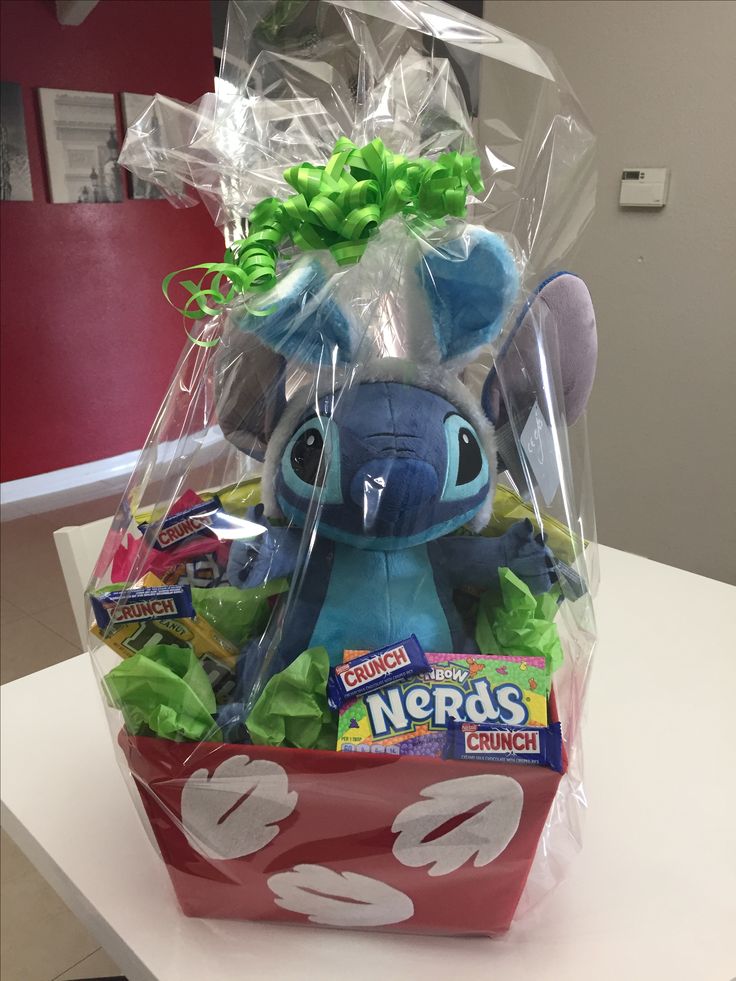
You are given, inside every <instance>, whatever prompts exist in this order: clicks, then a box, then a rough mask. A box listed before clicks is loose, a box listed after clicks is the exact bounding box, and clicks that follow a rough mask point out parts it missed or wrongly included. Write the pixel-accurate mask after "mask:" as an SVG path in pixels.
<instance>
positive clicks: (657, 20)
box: [485, 0, 736, 616]
mask: <svg viewBox="0 0 736 981" xmlns="http://www.w3.org/2000/svg"><path fill="white" fill-rule="evenodd" d="M485 17H486V20H488V21H490V22H492V23H494V24H496V25H497V26H499V27H502V28H506V29H507V30H510V31H512V32H513V33H515V34H519V35H521V36H523V37H526V38H528V39H529V40H532V41H536V42H537V43H539V44H541V45H543V46H544V47H546V48H548V49H549V50H550V51H551V52H552V53H553V55H554V56H555V58H556V60H557V61H558V63H559V64H560V66H561V67H562V70H563V72H564V73H565V75H566V76H567V78H568V80H569V82H570V84H571V86H572V88H573V90H574V91H575V93H576V95H577V97H578V99H579V100H580V102H581V103H582V105H583V108H584V109H585V112H586V114H587V116H588V118H589V120H590V122H591V124H592V126H593V129H594V131H595V132H596V134H597V136H598V173H599V184H598V204H597V209H596V214H595V216H594V218H593V220H592V222H591V224H590V225H589V226H588V228H587V230H586V231H585V233H584V235H583V237H582V240H581V243H580V245H579V246H578V247H577V248H576V250H575V252H574V253H573V256H572V259H571V261H570V262H568V264H567V265H568V268H570V269H572V270H573V271H575V272H578V273H579V274H580V275H582V276H583V277H584V278H585V280H586V281H587V282H588V285H589V287H590V290H591V293H592V295H593V299H594V302H595V305H596V309H597V314H598V328H599V336H600V356H599V370H598V377H597V381H596V387H595V389H594V394H593V398H592V400H591V405H590V411H589V425H590V436H591V445H592V457H593V472H594V482H595V491H596V512H597V518H598V531H599V538H600V541H602V542H603V543H605V544H608V545H613V546H615V547H617V548H622V549H626V550H628V551H631V552H636V553H638V554H640V555H647V556H649V557H650V558H653V559H657V560H658V561H661V562H666V563H669V564H671V565H675V566H680V567H681V568H685V569H690V570H692V571H693V572H698V573H701V574H703V575H706V576H712V577H714V578H717V579H724V580H727V581H731V582H736V424H735V423H734V420H735V419H736V409H735V408H734V403H735V401H736V295H735V293H736V291H735V289H734V287H735V286H736V268H735V267H736V54H735V53H734V52H735V50H736V3H733V2H731V0H727V2H720V0H715V2H710V0H701V2H695V0H693V2H656V0H655V2H650V0H638V2H635V0H630V2H625V0H624V2H621V0H577V2H576V0H536V2H535V0H510V2H506V0H499V2H496V0H486V3H485ZM642 165H643V166H646V165H648V166H668V167H670V168H671V169H672V178H671V186H670V198H669V202H668V204H667V206H666V207H665V208H664V209H663V210H661V211H652V212H650V211H646V212H639V211H630V210H629V211H624V210H621V209H619V207H618V204H617V201H618V191H619V181H620V175H621V171H622V169H624V168H625V167H636V166H642ZM661 612H662V614H663V615H666V616H672V615H677V613H678V611H674V610H666V611H661ZM686 612H687V611H682V613H683V614H685V615H686Z"/></svg>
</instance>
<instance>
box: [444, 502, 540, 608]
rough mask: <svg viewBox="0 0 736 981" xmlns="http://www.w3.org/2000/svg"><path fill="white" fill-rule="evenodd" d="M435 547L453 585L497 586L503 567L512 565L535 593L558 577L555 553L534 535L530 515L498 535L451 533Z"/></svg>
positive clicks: (510, 567) (515, 571) (512, 569)
mask: <svg viewBox="0 0 736 981" xmlns="http://www.w3.org/2000/svg"><path fill="white" fill-rule="evenodd" d="M432 551H433V554H432V561H433V564H435V565H438V566H440V567H441V568H442V569H443V570H444V571H445V573H446V575H447V577H448V580H449V582H450V583H451V585H452V586H453V587H454V586H481V587H483V586H484V587H486V588H491V587H493V586H496V585H497V584H498V570H499V569H500V568H502V567H506V568H509V569H511V571H512V572H513V573H515V574H516V575H517V576H518V577H519V579H522V580H523V581H524V582H525V583H526V584H527V586H529V588H530V589H531V591H532V592H533V593H535V594H539V593H546V592H547V590H548V589H549V588H550V587H551V586H552V583H553V581H554V579H555V574H554V572H553V570H552V564H553V563H552V556H551V553H550V551H549V549H548V548H546V547H545V546H544V545H543V544H542V543H541V542H540V541H539V540H538V538H535V537H534V526H533V525H532V523H531V521H529V520H528V519H525V520H524V521H517V522H516V524H514V525H512V526H511V527H510V528H509V530H508V531H507V532H506V533H505V534H503V535H501V536H499V537H498V538H484V537H481V536H477V535H473V536H470V535H449V536H448V537H446V538H441V539H439V541H438V542H437V543H436V547H435V548H434V549H433V550H432Z"/></svg>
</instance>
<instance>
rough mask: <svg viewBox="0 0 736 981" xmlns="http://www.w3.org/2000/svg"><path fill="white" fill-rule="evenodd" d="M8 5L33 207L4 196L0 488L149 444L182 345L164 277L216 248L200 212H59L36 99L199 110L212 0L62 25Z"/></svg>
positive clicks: (35, 3) (46, 6)
mask: <svg viewBox="0 0 736 981" xmlns="http://www.w3.org/2000/svg"><path fill="white" fill-rule="evenodd" d="M1 10H2V41H1V44H2V73H3V79H5V80H7V81H13V82H19V83H20V84H21V85H22V87H23V98H24V106H25V117H26V131H27V135H28V143H29V153H30V161H31V176H32V181H33V193H34V198H35V200H34V201H32V202H23V201H4V202H0V219H1V225H2V286H3V301H2V347H3V357H2V400H3V412H2V480H14V479H16V478H19V477H27V476H30V475H32V474H37V473H44V472H46V471H49V470H56V469H58V468H60V467H68V466H72V465H74V464H78V463H86V462H88V461H90V460H96V459H100V458H102V457H107V456H113V455H115V454H117V453H123V452H126V451H128V450H132V449H136V448H138V447H140V446H141V445H142V443H143V440H144V439H145V436H146V433H147V432H148V429H149V427H150V425H151V423H152V421H153V418H154V415H155V413H156V410H157V409H158V406H159V404H160V402H161V398H162V396H163V394H164V392H165V390H166V387H167V385H168V383H169V380H170V376H171V372H172V370H173V368H174V365H175V363H176V360H177V358H178V356H179V354H180V352H181V349H182V346H183V343H184V340H185V334H184V331H183V329H182V320H181V317H180V316H179V315H178V314H177V313H176V312H175V311H174V310H173V309H172V308H170V307H169V306H168V304H167V303H166V302H165V300H164V298H163V296H162V294H161V285H160V284H161V280H162V278H163V277H164V275H165V274H166V273H168V272H171V271H173V270H174V269H179V268H181V267H182V266H186V265H189V264H191V263H194V262H199V261H201V260H205V259H216V258H219V257H220V256H221V254H222V251H223V244H222V238H221V237H220V235H219V233H218V232H217V231H216V230H215V229H214V228H213V226H212V222H211V220H210V218H209V215H208V213H207V211H206V210H205V208H204V206H203V205H199V206H198V207H196V208H188V209H185V210H177V209H175V208H173V207H172V206H171V205H169V204H168V203H167V202H166V201H133V200H132V199H126V200H124V201H123V202H122V203H121V204H98V205H86V204H50V203H49V201H50V197H49V193H48V185H47V180H46V174H45V164H44V155H43V139H42V133H41V126H40V113H39V110H38V103H37V96H36V92H35V91H34V89H36V88H40V87H48V88H66V89H83V90H84V89H86V90H89V91H96V92H113V93H116V94H118V95H119V93H121V92H125V91H128V92H141V93H155V92H161V93H163V94H165V95H170V96H173V97H175V98H178V99H181V100H184V101H187V102H191V101H193V100H194V99H196V98H198V97H199V96H200V95H201V94H202V93H203V92H205V91H207V90H210V89H211V88H212V41H211V32H210V14H209V3H208V2H206V0H147V2H145V3H140V2H139V3H131V2H129V0H101V2H100V3H99V4H98V6H97V7H96V8H95V9H94V10H93V11H92V13H91V14H90V15H89V17H88V18H87V20H86V21H84V23H83V24H81V25H80V26H79V27H62V26H61V25H60V24H59V23H58V21H57V20H56V14H55V7H54V3H53V2H51V0H4V2H3V3H2V5H1ZM119 108H120V106H119V98H118V122H119V123H120V122H121V120H120V115H119ZM119 128H120V131H121V132H122V126H120V127H119ZM125 184H126V188H125V193H126V194H127V193H129V191H128V187H127V179H126V181H125Z"/></svg>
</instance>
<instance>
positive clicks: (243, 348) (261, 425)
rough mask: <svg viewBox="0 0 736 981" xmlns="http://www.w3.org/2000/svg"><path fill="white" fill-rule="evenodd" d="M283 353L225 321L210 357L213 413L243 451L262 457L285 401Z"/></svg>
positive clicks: (226, 435) (284, 360) (255, 456)
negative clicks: (224, 329) (225, 323)
mask: <svg viewBox="0 0 736 981" xmlns="http://www.w3.org/2000/svg"><path fill="white" fill-rule="evenodd" d="M285 376H286V359H285V358H283V357H282V356H281V355H280V354H276V352H275V351H273V350H271V348H270V347H266V345H265V344H263V343H261V341H259V340H258V338H257V337H256V335H255V334H250V333H248V332H247V331H243V330H239V329H238V328H237V327H231V328H230V330H229V331H227V332H226V334H225V336H224V337H223V339H222V341H221V342H220V344H219V345H218V348H217V351H216V353H215V362H214V383H215V400H216V405H217V419H218V422H219V423H220V428H221V429H222V432H223V435H224V436H225V437H226V439H228V440H229V441H230V442H231V443H232V444H233V445H234V446H237V448H238V449H239V450H242V452H243V453H247V454H248V456H252V457H253V458H254V459H256V460H263V459H264V457H265V455H266V447H267V445H268V441H269V439H270V438H271V434H272V433H273V431H274V429H275V428H276V424H277V423H278V421H279V419H280V417H281V414H282V413H283V411H284V406H285V404H286V394H285V384H286V379H285Z"/></svg>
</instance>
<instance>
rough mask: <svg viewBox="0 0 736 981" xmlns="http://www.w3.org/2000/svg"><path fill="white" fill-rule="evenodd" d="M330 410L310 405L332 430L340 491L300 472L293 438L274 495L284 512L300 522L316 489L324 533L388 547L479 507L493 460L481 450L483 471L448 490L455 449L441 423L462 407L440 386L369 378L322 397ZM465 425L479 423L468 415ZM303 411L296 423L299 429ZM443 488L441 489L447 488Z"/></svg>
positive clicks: (431, 533) (332, 463)
mask: <svg viewBox="0 0 736 981" xmlns="http://www.w3.org/2000/svg"><path fill="white" fill-rule="evenodd" d="M321 408H322V411H323V412H325V414H327V413H331V418H332V422H331V425H330V426H329V427H328V426H327V425H326V419H325V418H323V417H316V416H314V414H312V416H311V418H312V420H313V425H314V426H315V428H316V429H317V430H318V431H320V432H324V431H325V430H326V429H327V430H331V431H334V430H335V429H336V430H337V434H333V435H332V436H331V437H330V439H331V442H332V444H333V445H339V453H337V452H332V453H331V454H329V466H328V469H327V474H326V476H325V486H326V487H327V488H334V487H335V485H336V483H337V477H336V474H335V472H334V471H336V470H337V469H338V468H339V486H340V488H341V493H340V498H339V500H337V501H335V499H334V493H328V494H327V495H325V496H324V497H319V495H315V494H314V488H313V487H311V486H309V485H304V484H302V488H301V489H300V488H299V486H298V485H299V484H301V483H302V482H301V481H300V480H299V479H298V478H297V477H296V475H295V474H294V473H293V472H292V468H291V465H290V448H291V446H292V444H293V440H290V441H289V443H288V445H287V447H286V450H285V451H284V453H283V455H282V461H281V466H280V468H279V472H278V474H277V476H276V488H275V489H276V496H277V500H278V502H279V506H280V507H281V510H282V511H283V513H284V514H286V515H287V516H288V517H289V518H291V519H292V520H293V521H295V522H296V523H297V524H300V525H304V524H305V523H306V520H307V512H308V510H309V508H310V507H311V506H312V505H311V502H312V500H313V498H314V497H315V496H316V497H317V498H318V499H319V511H320V514H319V520H320V533H321V534H323V535H325V536H327V537H328V538H331V539H333V540H334V541H340V542H345V543H348V544H353V545H355V546H356V548H363V549H371V550H374V549H382V548H383V549H386V550H388V551H391V550H395V549H397V548H406V547H408V546H413V545H418V544H421V543H422V542H428V541H431V540H432V539H434V538H437V537H438V536H439V535H443V534H447V533H448V532H450V531H454V530H455V529H456V528H459V527H460V526H461V525H463V524H465V523H466V522H467V521H470V519H471V518H472V517H473V515H474V514H475V513H476V512H477V511H478V509H479V508H480V507H481V506H482V504H483V503H484V501H485V499H486V497H487V495H488V492H489V489H490V467H489V464H488V460H487V459H486V458H485V453H484V452H483V451H482V450H481V457H482V471H481V474H480V476H479V479H478V480H476V481H474V482H473V483H472V484H469V485H467V486H466V488H465V492H464V493H463V492H462V488H460V489H459V491H460V492H457V491H458V489H456V492H455V493H451V492H450V490H449V488H450V486H451V485H453V484H454V476H455V471H453V472H452V473H449V467H450V466H454V467H455V468H456V467H457V458H456V457H451V455H450V454H449V453H448V446H447V439H446V436H445V425H446V423H447V422H449V421H451V420H452V419H454V418H455V417H457V416H459V415H460V413H459V412H458V410H457V408H456V407H455V406H454V405H452V403H451V402H449V401H448V400H447V399H445V398H443V397H442V396H441V395H436V394H435V393H434V392H429V391H427V390H426V389H423V388H416V387H415V386H412V385H406V384H403V383H399V382H370V383H363V384H360V385H356V386H354V387H352V388H350V389H348V390H346V391H344V392H342V393H341V394H340V398H339V399H338V400H337V401H336V402H335V405H334V410H333V408H332V406H331V404H327V405H323V406H322V407H321ZM461 421H462V425H463V426H465V427H467V428H468V429H469V430H470V431H471V432H473V431H474V430H473V426H472V424H471V423H470V422H468V421H467V420H465V419H462V420H461ZM307 422H308V419H303V420H301V422H300V425H299V426H298V427H296V428H297V429H302V428H304V427H305V424H306V423H307ZM443 490H444V493H443Z"/></svg>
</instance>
